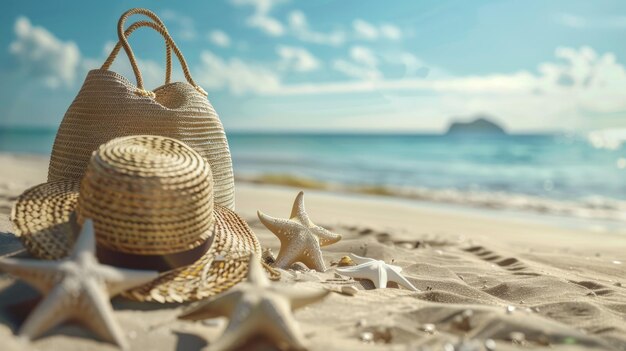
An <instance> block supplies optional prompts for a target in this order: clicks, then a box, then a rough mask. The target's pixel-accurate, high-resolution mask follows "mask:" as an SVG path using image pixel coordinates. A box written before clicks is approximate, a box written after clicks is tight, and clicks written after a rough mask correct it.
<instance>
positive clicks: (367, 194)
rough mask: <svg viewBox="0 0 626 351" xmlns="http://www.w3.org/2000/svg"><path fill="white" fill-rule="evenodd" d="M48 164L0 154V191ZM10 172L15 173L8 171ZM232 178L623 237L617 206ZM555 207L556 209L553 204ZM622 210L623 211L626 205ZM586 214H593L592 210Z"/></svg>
mask: <svg viewBox="0 0 626 351" xmlns="http://www.w3.org/2000/svg"><path fill="white" fill-rule="evenodd" d="M48 161H49V157H48V156H43V155H38V154H30V153H24V154H21V153H10V152H0V165H4V164H11V165H12V166H11V167H13V169H11V168H10V167H0V190H2V187H5V188H7V187H9V188H22V187H24V186H26V185H28V186H32V185H35V184H37V183H41V182H43V181H44V180H45V178H46V177H47V164H48ZM39 165H43V167H39ZM36 166H37V167H36ZM15 167H17V168H18V169H17V170H14V169H15ZM15 173H19V174H21V177H20V178H19V179H16V178H15V177H14V174H15ZM235 173H236V176H235V181H236V183H237V184H242V185H244V184H249V185H257V186H263V187H266V186H267V187H276V188H287V189H294V190H308V191H318V192H325V193H329V194H335V195H339V196H349V197H353V198H366V199H368V198H374V199H381V200H386V201H395V202H400V203H405V204H407V205H409V206H416V207H418V208H421V209H431V208H432V209H438V210H442V211H444V212H449V213H453V214H454V213H469V214H472V215H476V216H481V217H495V218H500V217H502V218H507V219H511V220H514V221H531V222H537V223H542V224H547V225H554V226H557V227H563V228H569V229H584V230H589V231H591V232H594V233H607V232H618V233H620V234H624V235H626V208H624V209H621V204H620V206H619V208H616V209H613V210H612V212H611V214H610V215H608V214H607V213H606V210H602V209H598V210H597V213H596V216H589V213H587V214H586V215H585V213H582V215H581V213H578V215H576V214H575V213H572V212H575V211H576V209H573V208H571V207H565V208H560V209H559V208H556V209H555V208H554V207H553V208H550V205H551V204H554V203H555V201H554V200H550V199H539V202H535V203H532V198H530V197H526V196H522V197H518V198H514V199H513V201H510V200H511V199H510V197H511V194H501V195H499V194H497V193H478V192H476V193H474V196H475V197H474V199H472V198H471V197H468V196H467V194H463V192H459V191H457V192H455V191H449V190H434V189H414V188H411V189H408V188H394V187H388V186H367V185H344V184H338V183H331V182H323V181H318V180H314V179H309V178H304V177H298V176H294V175H288V174H269V173H266V174H260V175H240V174H239V173H237V172H235ZM10 192H11V193H13V192H12V191H10ZM13 195H14V196H16V195H18V194H13ZM470 195H471V194H470ZM513 196H514V195H513ZM5 197H6V196H5ZM501 200H502V201H501ZM507 200H509V201H507ZM4 202H6V200H4ZM556 203H557V206H560V205H562V204H561V203H559V202H558V201H557V202H556ZM624 205H625V206H626V203H625V204H624ZM2 206H5V207H6V204H5V205H3V198H2V197H1V196H0V207H2ZM589 210H591V211H594V209H589ZM616 217H618V218H616Z"/></svg>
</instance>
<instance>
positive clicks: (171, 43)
mask: <svg viewBox="0 0 626 351" xmlns="http://www.w3.org/2000/svg"><path fill="white" fill-rule="evenodd" d="M134 14H142V15H145V16H148V17H150V18H158V17H157V15H156V14H154V12H152V11H150V10H147V9H143V8H133V9H130V10H128V11H126V12H124V13H123V14H122V16H121V17H120V19H119V21H118V23H117V36H118V38H119V41H120V42H121V43H122V46H123V47H124V51H125V52H126V55H127V56H128V60H129V61H130V64H131V66H132V68H133V72H135V78H137V92H136V93H137V94H138V95H142V96H149V97H154V93H153V92H151V91H146V90H145V89H144V86H143V78H142V76H141V72H140V71H139V67H138V66H137V60H136V59H135V55H134V54H133V50H132V49H131V48H130V45H129V44H128V40H127V38H126V36H125V35H124V23H125V22H126V19H127V18H128V17H130V16H132V15H134ZM146 23H148V22H146ZM150 27H152V28H153V29H154V30H156V31H157V32H159V33H160V34H161V35H162V36H163V38H164V39H165V41H166V43H167V44H168V45H169V46H170V47H171V48H172V50H173V51H174V54H176V57H178V62H179V63H180V66H181V67H182V69H183V73H184V74H185V78H186V79H187V82H188V83H189V84H191V85H192V86H193V87H194V88H195V89H196V90H197V91H198V92H200V93H201V94H202V95H204V96H208V94H207V92H206V91H204V89H202V88H201V87H200V86H198V85H197V84H196V82H194V80H193V78H191V74H190V73H189V67H188V66H187V61H185V57H184V56H183V54H182V53H181V52H180V49H178V46H177V45H176V43H175V42H174V40H173V39H172V37H171V36H170V35H169V33H168V32H167V30H166V29H165V26H158V25H154V26H152V25H150Z"/></svg>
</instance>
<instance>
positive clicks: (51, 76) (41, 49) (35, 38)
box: [9, 17, 81, 88]
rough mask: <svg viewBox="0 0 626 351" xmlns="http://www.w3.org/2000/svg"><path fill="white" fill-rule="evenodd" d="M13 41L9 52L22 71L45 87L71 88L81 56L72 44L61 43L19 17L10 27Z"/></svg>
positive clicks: (68, 42) (43, 30) (70, 42)
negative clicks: (13, 34)
mask: <svg viewBox="0 0 626 351" xmlns="http://www.w3.org/2000/svg"><path fill="white" fill-rule="evenodd" d="M13 29H14V32H15V37H16V38H15V40H14V41H13V42H11V44H10V45H9V53H10V54H11V55H13V56H14V57H15V58H16V59H17V63H18V65H19V67H20V69H21V70H23V71H24V72H25V73H26V74H28V75H30V76H32V77H34V78H36V79H40V80H41V81H42V82H43V83H44V84H45V85H46V86H47V87H49V88H57V87H60V86H62V85H65V86H71V85H72V84H73V82H74V79H75V78H76V73H77V69H78V68H79V66H80V60H81V55H80V51H79V50H78V47H77V46H76V44H75V43H74V42H73V41H66V42H64V41H62V40H60V39H58V38H57V37H55V36H54V35H53V34H52V33H50V32H49V31H48V30H47V29H45V28H43V27H37V26H33V25H32V24H31V22H30V20H29V19H28V18H26V17H18V18H17V20H16V21H15V25H14V27H13Z"/></svg>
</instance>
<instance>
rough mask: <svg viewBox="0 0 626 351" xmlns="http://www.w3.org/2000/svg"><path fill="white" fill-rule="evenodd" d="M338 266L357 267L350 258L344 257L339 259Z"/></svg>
mask: <svg viewBox="0 0 626 351" xmlns="http://www.w3.org/2000/svg"><path fill="white" fill-rule="evenodd" d="M337 266H338V267H346V266H356V263H354V261H352V259H351V258H350V256H343V257H342V258H340V259H339V262H337Z"/></svg>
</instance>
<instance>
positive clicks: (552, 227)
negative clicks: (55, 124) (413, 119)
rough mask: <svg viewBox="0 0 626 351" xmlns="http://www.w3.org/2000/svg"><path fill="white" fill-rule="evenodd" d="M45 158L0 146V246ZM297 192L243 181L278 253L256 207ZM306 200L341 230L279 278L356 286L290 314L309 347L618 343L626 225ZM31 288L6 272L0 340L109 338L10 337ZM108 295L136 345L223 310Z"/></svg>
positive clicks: (1, 282) (14, 245)
mask: <svg viewBox="0 0 626 351" xmlns="http://www.w3.org/2000/svg"><path fill="white" fill-rule="evenodd" d="M46 169H47V160H46V159H43V158H38V157H30V156H29V157H24V156H12V155H7V154H4V155H3V154H0V255H6V254H8V253H11V252H16V251H17V252H19V250H20V244H19V242H18V241H16V240H15V238H14V237H13V235H12V234H11V231H12V227H11V225H10V223H9V221H8V215H9V212H10V207H11V203H12V201H13V198H14V197H15V196H16V195H18V194H19V193H20V192H21V191H22V190H24V189H25V188H26V187H28V186H31V185H34V184H37V183H39V182H42V181H43V180H44V179H45V176H46ZM297 192H298V189H294V188H280V187H275V186H264V185H258V184H255V185H251V184H243V183H239V184H237V194H236V196H237V197H236V200H237V212H239V213H240V214H241V215H242V216H243V217H244V218H245V219H246V220H247V221H248V222H249V224H250V225H251V227H252V228H253V230H254V231H255V233H257V235H258V236H259V239H260V241H261V244H262V245H263V246H264V247H268V248H271V249H272V250H273V251H274V252H278V248H279V245H280V244H279V242H278V240H277V239H276V238H275V237H274V236H273V235H272V234H271V233H269V232H268V231H267V230H266V229H264V228H263V227H262V225H261V224H260V223H259V221H258V219H257V218H256V215H255V213H256V210H257V209H261V210H263V211H264V212H265V213H267V214H269V215H273V216H276V217H287V216H288V214H289V213H290V210H291V204H292V201H293V199H294V197H295V195H296V194H297ZM305 203H306V206H307V211H308V213H309V215H310V216H311V218H312V220H313V221H315V222H316V223H317V224H319V225H323V226H326V227H327V228H328V229H331V230H333V231H335V232H337V233H340V234H342V235H343V236H344V239H343V240H342V241H340V242H339V243H337V244H334V245H332V246H328V247H326V248H325V249H324V258H325V261H326V264H327V266H329V270H328V271H327V272H324V273H319V272H312V271H309V272H300V271H294V270H287V271H283V277H282V279H281V280H282V281H281V282H280V283H278V284H296V285H301V286H318V287H319V286H321V287H326V288H329V289H333V290H338V289H339V288H340V287H341V286H344V285H354V286H356V287H357V288H358V289H359V292H358V293H357V294H356V295H355V296H347V295H341V294H339V293H333V294H331V295H330V296H329V297H328V298H327V299H326V300H324V301H323V302H320V303H318V304H315V305H312V306H310V307H306V308H304V309H302V310H299V311H297V312H296V313H295V316H296V319H297V320H298V321H299V322H300V325H301V327H302V329H303V331H304V333H305V335H306V337H307V340H308V342H309V345H310V349H311V350H324V351H327V350H420V349H424V350H444V349H446V347H448V349H449V347H452V346H454V345H456V346H457V350H461V349H463V350H483V349H485V342H486V340H490V341H488V342H487V344H488V345H492V343H493V344H495V345H496V349H497V350H529V349H533V350H534V349H538V350H541V349H546V350H547V349H550V350H626V287H625V286H626V250H624V248H626V235H624V233H622V232H620V231H619V230H614V231H609V232H602V233H598V232H597V231H593V230H585V229H579V228H575V227H571V226H570V227H565V226H563V225H560V224H559V223H557V222H551V221H543V220H533V219H532V218H528V217H523V216H511V215H508V214H505V213H503V212H497V211H492V212H488V211H472V210H463V209H458V208H446V207H444V206H440V205H438V206H431V205H428V204H423V203H422V204H420V203H415V202H409V201H401V200H397V199H393V198H383V197H373V196H372V197H368V196H348V195H333V194H330V193H324V192H315V191H307V192H306V195H305ZM563 221H564V222H565V221H566V220H565V219H563ZM349 252H353V253H355V254H358V255H362V256H368V257H373V258H377V259H384V260H386V261H388V262H391V261H392V260H393V261H394V264H397V265H400V266H402V267H403V269H404V271H403V272H404V274H405V276H406V277H407V278H408V279H409V280H410V281H411V282H412V283H413V284H414V285H415V286H416V287H418V288H419V289H420V290H421V291H420V292H412V291H408V290H405V289H399V288H397V287H391V288H387V289H378V290H375V289H372V287H373V286H372V284H371V283H369V282H366V281H354V280H350V279H347V278H343V277H341V276H337V275H336V274H335V271H334V270H335V266H334V265H333V262H336V261H337V260H339V259H340V258H341V257H342V256H344V255H346V254H347V253H349ZM37 296H38V295H37V293H36V292H35V291H34V290H32V289H31V288H29V287H28V286H27V285H25V284H23V283H20V282H16V281H14V280H13V279H12V278H11V277H8V276H7V275H5V274H0V340H2V341H0V349H2V350H25V349H29V350H30V349H37V350H69V351H71V350H115V349H116V348H115V347H114V346H112V345H109V344H106V343H101V342H99V341H97V340H96V339H95V338H93V336H92V335H91V334H90V333H89V332H86V331H85V330H84V329H82V328H80V327H78V326H73V325H71V324H70V325H63V326H61V327H58V328H55V329H54V330H52V331H51V332H49V333H48V334H46V335H45V336H44V337H42V338H40V339H38V340H36V341H35V342H32V343H26V342H22V341H20V340H18V339H17V338H16V337H15V336H14V334H15V332H16V330H17V328H19V325H20V323H21V321H22V320H23V319H24V318H25V316H26V315H27V313H28V311H29V309H30V308H32V306H33V305H34V304H35V303H36V301H37ZM113 304H114V307H115V310H116V312H115V314H116V317H117V319H118V321H119V323H120V324H121V326H122V328H123V329H124V330H125V331H126V334H127V337H128V339H129V342H130V344H131V348H132V349H136V350H199V349H201V348H203V347H205V346H207V345H209V344H210V343H211V341H213V340H215V339H216V338H217V337H218V336H219V335H220V333H221V331H222V330H223V328H224V326H225V320H223V319H216V320H209V321H205V322H195V323H194V322H183V321H178V320H176V314H177V313H178V312H179V311H180V309H181V306H178V305H169V306H162V305H159V304H147V303H143V304H140V303H136V302H131V301H127V300H124V299H121V298H115V299H114V300H113ZM370 338H371V339H373V340H371V341H363V340H362V339H370ZM463 341H464V342H465V344H464V345H463V346H464V347H465V348H461V346H460V345H461V344H460V343H461V342H463ZM246 349H257V350H263V349H271V348H268V345H264V344H263V343H261V344H260V345H256V346H251V345H248V347H247V348H246ZM446 350H447V349H446Z"/></svg>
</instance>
